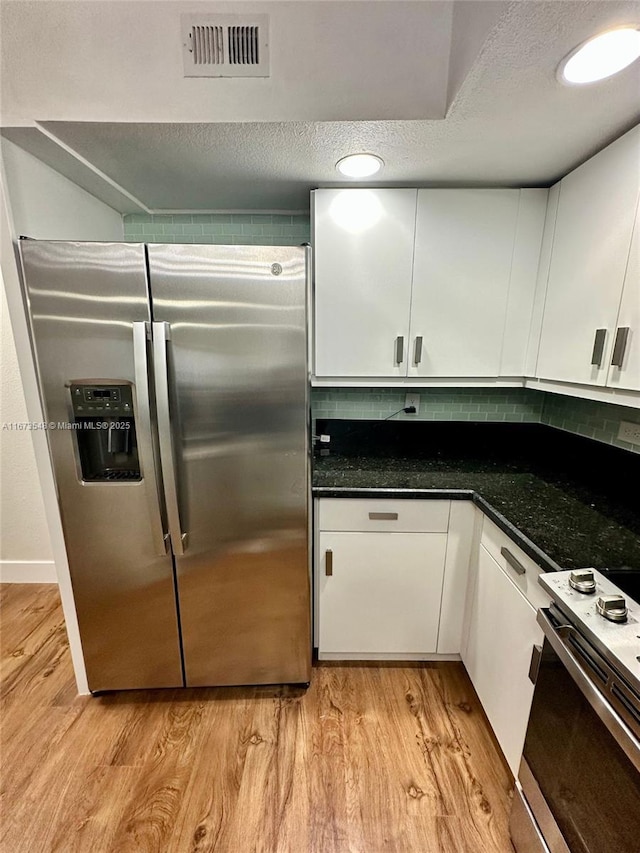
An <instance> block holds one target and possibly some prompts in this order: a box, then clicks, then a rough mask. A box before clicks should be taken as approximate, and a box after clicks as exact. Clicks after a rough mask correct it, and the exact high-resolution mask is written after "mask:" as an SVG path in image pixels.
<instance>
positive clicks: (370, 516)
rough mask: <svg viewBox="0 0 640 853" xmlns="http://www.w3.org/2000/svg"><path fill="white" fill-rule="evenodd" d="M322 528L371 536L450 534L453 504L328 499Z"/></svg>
mask: <svg viewBox="0 0 640 853" xmlns="http://www.w3.org/2000/svg"><path fill="white" fill-rule="evenodd" d="M319 504H320V509H319V517H318V522H319V529H320V530H347V531H349V530H350V531H363V532H367V533H375V532H380V533H383V532H384V533H388V532H392V533H446V532H447V528H448V526H449V504H450V501H429V500H393V499H391V500H381V499H378V498H324V499H323V500H321V501H319Z"/></svg>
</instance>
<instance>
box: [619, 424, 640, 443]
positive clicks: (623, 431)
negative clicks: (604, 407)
mask: <svg viewBox="0 0 640 853" xmlns="http://www.w3.org/2000/svg"><path fill="white" fill-rule="evenodd" d="M618 440H619V441H628V442H629V444H640V424H634V423H631V421H620V429H619V430H618Z"/></svg>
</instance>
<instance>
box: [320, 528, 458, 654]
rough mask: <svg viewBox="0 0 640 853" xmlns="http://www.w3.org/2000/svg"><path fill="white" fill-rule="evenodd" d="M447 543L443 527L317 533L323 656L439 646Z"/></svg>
mask: <svg viewBox="0 0 640 853" xmlns="http://www.w3.org/2000/svg"><path fill="white" fill-rule="evenodd" d="M446 547H447V534H446V533H366V532H352V533H344V532H340V531H332V532H322V533H320V536H319V549H318V557H319V559H318V563H317V565H318V567H319V570H320V575H319V578H318V588H319V614H320V624H319V647H318V654H319V657H320V658H323V657H324V658H326V657H327V656H338V657H340V658H347V659H356V658H360V659H367V658H371V657H374V658H384V657H389V656H399V657H406V656H410V657H415V656H417V655H424V654H429V653H432V652H435V651H436V645H437V640H438V622H439V619H440V600H441V597H442V578H443V574H444V561H445V553H446Z"/></svg>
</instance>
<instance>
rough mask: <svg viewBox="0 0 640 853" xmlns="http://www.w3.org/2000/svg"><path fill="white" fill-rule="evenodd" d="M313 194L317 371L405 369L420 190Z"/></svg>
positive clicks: (391, 372)
mask: <svg viewBox="0 0 640 853" xmlns="http://www.w3.org/2000/svg"><path fill="white" fill-rule="evenodd" d="M313 196H314V201H313V231H314V250H315V251H314V257H315V373H316V375H318V376H344V377H348V376H387V377H390V376H405V375H406V372H407V340H408V334H409V304H410V299H411V279H412V272H413V246H414V235H415V220H416V197H417V191H416V190H413V189H382V190H369V189H346V190H318V191H316V192H315V193H313Z"/></svg>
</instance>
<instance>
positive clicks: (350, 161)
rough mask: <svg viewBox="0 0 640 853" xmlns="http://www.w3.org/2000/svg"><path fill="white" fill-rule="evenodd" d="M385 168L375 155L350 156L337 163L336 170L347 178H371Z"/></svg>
mask: <svg viewBox="0 0 640 853" xmlns="http://www.w3.org/2000/svg"><path fill="white" fill-rule="evenodd" d="M383 166H384V161H383V160H382V159H381V158H380V157H376V155H375V154H349V156H348V157H343V158H342V160H338V162H337V163H336V169H337V170H338V171H339V172H341V173H342V174H343V175H346V177H347V178H369V177H371V175H375V173H376V172H379V171H380V169H382V167H383Z"/></svg>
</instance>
